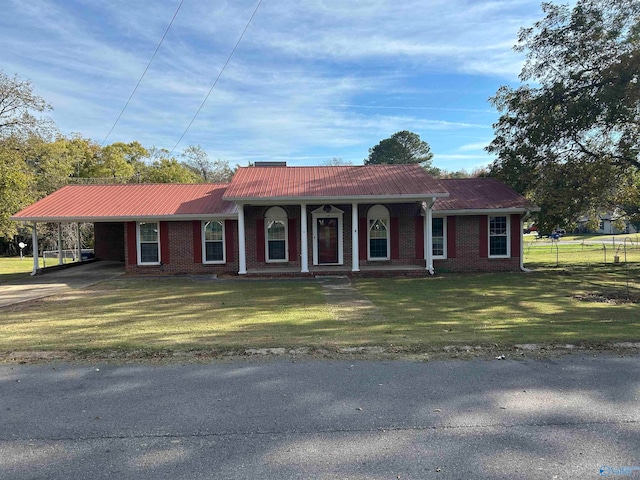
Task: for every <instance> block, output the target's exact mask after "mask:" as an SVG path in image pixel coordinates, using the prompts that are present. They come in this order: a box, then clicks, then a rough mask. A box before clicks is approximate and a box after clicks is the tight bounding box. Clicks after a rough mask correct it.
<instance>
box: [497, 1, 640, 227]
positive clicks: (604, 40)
mask: <svg viewBox="0 0 640 480" xmlns="http://www.w3.org/2000/svg"><path fill="white" fill-rule="evenodd" d="M542 9H543V12H544V14H545V17H544V18H543V19H542V20H540V21H538V22H536V23H534V25H533V26H532V27H530V28H523V29H521V30H520V34H519V37H518V44H517V45H516V47H515V49H516V51H519V52H526V61H525V64H524V67H523V69H522V72H521V74H520V79H521V81H522V82H523V84H522V85H521V86H519V87H518V88H516V89H513V88H510V87H506V86H503V87H501V88H500V89H499V90H498V92H497V93H496V95H495V96H494V97H493V98H492V99H491V102H492V104H493V105H494V106H495V107H496V108H497V109H498V110H499V111H500V112H501V116H500V118H499V120H498V122H497V123H496V124H495V125H494V130H495V139H494V140H493V141H492V142H491V144H490V145H489V147H488V148H487V150H488V151H489V152H491V153H495V154H497V155H498V158H497V160H496V161H495V162H494V163H493V164H492V166H491V170H492V173H493V174H495V175H497V176H499V177H500V178H502V179H503V180H505V181H506V182H507V183H509V184H511V185H512V186H513V187H514V188H516V189H517V190H518V191H520V192H521V193H524V194H527V195H529V196H530V197H531V198H532V199H533V200H534V201H535V202H536V203H538V204H539V205H540V206H541V207H542V211H541V221H542V222H543V223H544V224H545V226H546V227H547V228H550V227H552V226H553V225H555V224H567V223H571V222H572V221H574V220H575V219H576V218H577V217H578V216H579V215H580V214H582V213H584V212H585V211H587V210H589V209H590V208H595V207H602V208H611V207H612V206H613V205H614V204H615V203H616V202H618V204H619V201H620V194H621V192H624V191H626V192H633V191H634V190H635V189H637V185H635V182H634V175H636V173H637V171H638V169H639V168H640V157H639V152H640V83H639V82H640V78H638V77H639V76H640V2H638V1H637V0H578V2H577V3H576V5H575V7H574V8H573V9H570V8H569V7H568V6H567V5H555V4H552V3H543V5H542ZM527 82H531V83H527Z"/></svg>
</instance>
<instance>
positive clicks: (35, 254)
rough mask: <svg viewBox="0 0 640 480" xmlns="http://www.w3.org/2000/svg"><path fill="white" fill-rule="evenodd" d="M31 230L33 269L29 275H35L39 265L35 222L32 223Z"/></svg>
mask: <svg viewBox="0 0 640 480" xmlns="http://www.w3.org/2000/svg"><path fill="white" fill-rule="evenodd" d="M32 227H33V230H32V231H31V246H32V247H33V270H32V271H31V275H32V276H33V275H36V274H37V273H38V270H40V266H39V265H38V228H37V223H34V224H33V226H32Z"/></svg>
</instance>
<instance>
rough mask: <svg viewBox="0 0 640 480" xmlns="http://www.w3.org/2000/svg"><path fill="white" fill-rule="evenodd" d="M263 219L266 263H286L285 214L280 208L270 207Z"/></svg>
mask: <svg viewBox="0 0 640 480" xmlns="http://www.w3.org/2000/svg"><path fill="white" fill-rule="evenodd" d="M264 217H265V222H264V225H265V229H266V235H265V236H266V240H267V241H266V242H265V243H266V245H265V247H266V258H267V262H286V261H287V260H288V248H287V247H288V245H287V233H288V232H287V223H288V221H287V212H286V211H285V210H284V209H283V208H280V207H271V208H270V209H269V210H267V213H266V214H265V216H264Z"/></svg>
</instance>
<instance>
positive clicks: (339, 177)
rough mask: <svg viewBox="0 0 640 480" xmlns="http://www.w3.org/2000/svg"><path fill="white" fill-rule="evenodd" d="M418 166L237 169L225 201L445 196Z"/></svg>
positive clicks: (441, 187) (444, 190)
mask: <svg viewBox="0 0 640 480" xmlns="http://www.w3.org/2000/svg"><path fill="white" fill-rule="evenodd" d="M446 195H447V190H446V189H445V188H444V187H443V186H442V184H441V183H440V181H439V180H436V179H435V178H433V177H432V176H431V175H429V174H428V173H427V172H425V171H424V169H423V168H422V167H421V166H420V165H363V166H341V167H244V168H239V169H238V171H237V172H236V174H235V176H234V177H233V181H232V182H231V185H230V186H229V188H228V189H227V191H226V193H225V194H224V198H225V199H227V200H239V201H242V200H258V199H274V200H277V199H289V200H293V199H305V198H318V197H329V198H340V197H344V198H358V197H389V198H390V199H391V198H393V197H397V198H402V197H413V198H424V197H430V196H446Z"/></svg>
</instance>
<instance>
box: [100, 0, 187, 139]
mask: <svg viewBox="0 0 640 480" xmlns="http://www.w3.org/2000/svg"><path fill="white" fill-rule="evenodd" d="M183 3H184V0H180V4H179V5H178V8H177V9H176V12H175V13H174V14H173V17H172V18H171V21H170V22H169V26H168V27H167V29H166V30H165V31H164V35H162V38H161V39H160V43H158V46H157V47H156V50H155V52H153V55H152V56H151V60H149V63H148V64H147V67H146V68H145V69H144V72H142V76H140V79H139V80H138V83H136V86H135V88H134V89H133V92H131V95H129V99H128V100H127V103H125V104H124V107H122V111H121V112H120V115H118V118H116V121H115V122H114V123H113V126H112V127H111V130H109V133H107V136H106V137H104V140H103V141H102V143H101V144H100V146H101V147H103V146H104V144H105V142H106V141H107V139H108V138H109V136H110V135H111V132H113V129H114V128H116V125H117V124H118V122H119V121H120V117H122V114H123V113H124V111H125V110H126V109H127V107H128V106H129V102H130V101H131V99H132V98H133V95H134V94H135V93H136V90H138V87H139V86H140V83H141V82H142V79H143V78H144V76H145V75H146V74H147V70H149V67H150V66H151V62H153V59H154V58H156V54H157V53H158V50H160V45H162V42H164V38H165V37H166V36H167V33H169V29H170V28H171V25H173V21H174V20H175V19H176V16H177V15H178V12H179V11H180V8H181V7H182V4H183Z"/></svg>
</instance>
